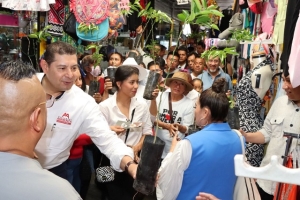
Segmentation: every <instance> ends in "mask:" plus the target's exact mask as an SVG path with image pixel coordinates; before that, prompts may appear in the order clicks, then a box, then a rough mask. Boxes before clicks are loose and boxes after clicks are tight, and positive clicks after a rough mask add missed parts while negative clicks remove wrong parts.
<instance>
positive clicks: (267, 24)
mask: <svg viewBox="0 0 300 200" xmlns="http://www.w3.org/2000/svg"><path fill="white" fill-rule="evenodd" d="M276 13H277V8H276V7H275V8H273V7H272V5H271V3H270V2H264V4H263V12H262V14H261V18H260V22H261V29H262V32H264V33H267V34H268V35H270V33H271V31H272V29H273V18H274V16H275V15H276Z"/></svg>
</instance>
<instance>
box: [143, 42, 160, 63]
mask: <svg viewBox="0 0 300 200" xmlns="http://www.w3.org/2000/svg"><path fill="white" fill-rule="evenodd" d="M156 45H157V42H156V41H155V40H152V41H151V43H150V44H148V45H146V48H147V49H149V50H150V55H149V56H150V57H151V58H152V59H153V60H155V53H158V52H157V51H158V50H157V49H156V48H155V46H156Z"/></svg>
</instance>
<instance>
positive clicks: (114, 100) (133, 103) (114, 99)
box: [111, 92, 138, 113]
mask: <svg viewBox="0 0 300 200" xmlns="http://www.w3.org/2000/svg"><path fill="white" fill-rule="evenodd" d="M117 93H118V92H115V93H114V95H113V96H112V101H111V104H112V106H113V107H114V108H117V107H118V106H117ZM137 105H138V103H137V97H136V96H134V97H132V98H131V101H130V107H129V111H130V113H131V111H132V110H133V109H134V108H136V107H137Z"/></svg>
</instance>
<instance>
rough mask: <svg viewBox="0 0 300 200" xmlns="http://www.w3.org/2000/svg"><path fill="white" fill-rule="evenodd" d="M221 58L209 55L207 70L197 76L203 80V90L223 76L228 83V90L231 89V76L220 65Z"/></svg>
mask: <svg viewBox="0 0 300 200" xmlns="http://www.w3.org/2000/svg"><path fill="white" fill-rule="evenodd" d="M220 63H221V60H220V58H219V57H218V56H217V57H212V56H211V57H210V58H209V59H208V61H207V71H203V73H202V74H200V75H199V76H198V78H199V79H201V80H202V81H203V91H204V90H206V89H208V88H210V87H211V86H212V84H213V82H214V81H215V80H216V79H218V78H225V79H226V82H227V83H228V90H232V83H231V78H230V76H229V75H228V74H226V73H225V72H224V71H223V70H222V69H221V67H220Z"/></svg>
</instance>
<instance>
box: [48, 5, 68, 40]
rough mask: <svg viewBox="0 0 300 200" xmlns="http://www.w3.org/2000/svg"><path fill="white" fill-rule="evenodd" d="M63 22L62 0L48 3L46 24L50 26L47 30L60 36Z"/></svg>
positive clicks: (63, 6) (63, 7)
mask: <svg viewBox="0 0 300 200" xmlns="http://www.w3.org/2000/svg"><path fill="white" fill-rule="evenodd" d="M64 22H65V5H64V3H63V0H56V2H55V4H50V11H49V14H48V25H50V26H51V27H50V28H49V30H48V32H49V33H51V34H53V35H57V36H62V35H63V32H64V31H63V24H64Z"/></svg>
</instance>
